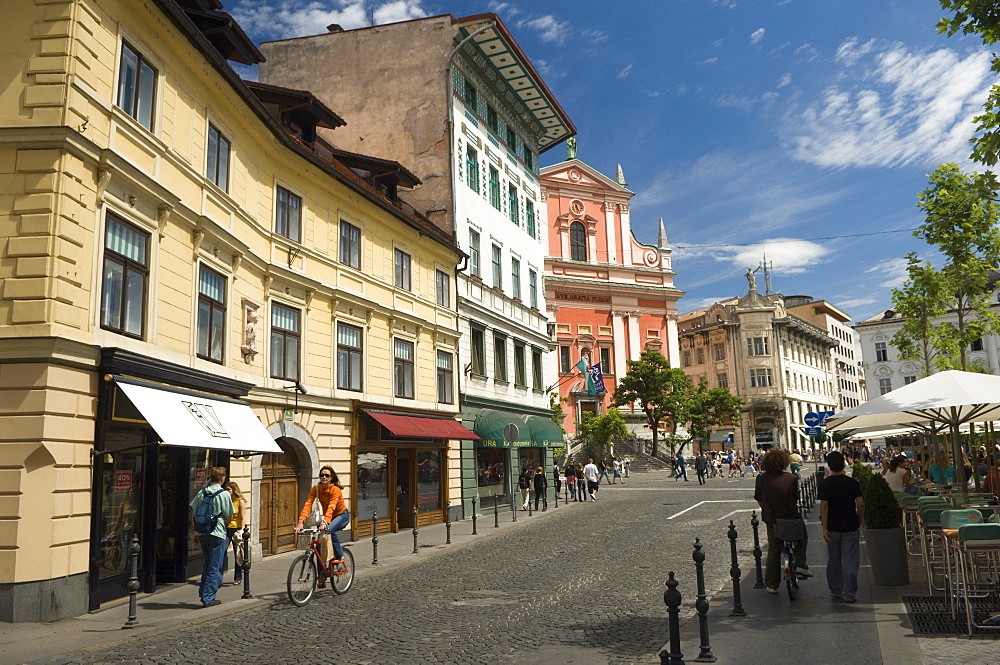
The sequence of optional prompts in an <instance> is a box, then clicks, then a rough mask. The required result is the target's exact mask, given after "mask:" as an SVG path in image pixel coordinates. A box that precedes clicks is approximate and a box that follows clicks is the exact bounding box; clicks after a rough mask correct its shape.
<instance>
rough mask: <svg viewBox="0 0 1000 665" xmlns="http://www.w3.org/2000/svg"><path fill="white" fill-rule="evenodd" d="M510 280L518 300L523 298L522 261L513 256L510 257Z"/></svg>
mask: <svg viewBox="0 0 1000 665" xmlns="http://www.w3.org/2000/svg"><path fill="white" fill-rule="evenodd" d="M510 282H511V286H510V288H511V289H512V293H513V295H514V297H515V298H517V299H518V300H520V299H521V262H520V261H518V260H517V259H515V258H513V257H511V259H510Z"/></svg>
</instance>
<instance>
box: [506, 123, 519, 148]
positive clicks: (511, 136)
mask: <svg viewBox="0 0 1000 665" xmlns="http://www.w3.org/2000/svg"><path fill="white" fill-rule="evenodd" d="M507 147H508V148H510V151H511V152H517V134H516V133H514V128H513V127H511V126H510V125H507Z"/></svg>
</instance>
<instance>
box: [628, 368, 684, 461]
mask: <svg viewBox="0 0 1000 665" xmlns="http://www.w3.org/2000/svg"><path fill="white" fill-rule="evenodd" d="M626 365H627V366H628V370H627V371H626V373H625V376H623V377H622V378H621V379H620V380H619V382H618V385H617V386H616V387H615V392H614V394H613V395H612V398H611V399H612V403H613V404H614V405H615V406H624V405H626V404H637V405H638V406H639V408H640V409H641V410H642V412H643V413H644V414H645V416H646V423H647V424H648V425H649V428H650V429H651V430H652V432H653V456H654V457H658V456H659V453H660V447H659V430H660V424H661V423H664V424H666V425H668V426H671V427H676V425H677V423H678V422H679V421H680V420H681V419H682V418H683V415H684V409H685V406H686V404H687V402H688V400H689V398H690V396H691V394H692V393H693V391H694V386H692V385H691V380H690V379H689V378H688V377H687V375H686V374H685V373H684V371H683V370H681V369H675V368H672V367H670V363H669V362H668V361H667V359H666V358H665V357H663V354H662V353H660V352H659V351H653V350H651V349H647V350H645V351H643V352H642V354H641V355H640V356H639V360H629V361H626Z"/></svg>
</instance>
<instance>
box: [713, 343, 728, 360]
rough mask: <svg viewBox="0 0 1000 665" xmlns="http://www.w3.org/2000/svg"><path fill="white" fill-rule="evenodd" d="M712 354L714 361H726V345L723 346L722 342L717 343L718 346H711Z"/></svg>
mask: <svg viewBox="0 0 1000 665" xmlns="http://www.w3.org/2000/svg"><path fill="white" fill-rule="evenodd" d="M712 353H714V354H715V359H716V360H725V359H726V345H725V344H723V343H722V342H719V343H718V344H713V345H712Z"/></svg>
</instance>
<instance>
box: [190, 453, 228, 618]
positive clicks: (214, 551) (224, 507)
mask: <svg viewBox="0 0 1000 665" xmlns="http://www.w3.org/2000/svg"><path fill="white" fill-rule="evenodd" d="M225 480H226V467H224V466H216V467H212V468H211V469H209V472H208V485H207V486H205V487H203V488H202V489H201V490H199V491H198V492H197V493H196V494H195V495H194V498H193V499H191V511H192V512H191V518H192V519H191V521H192V526H193V527H194V532H195V535H196V536H197V537H198V541H199V542H200V543H201V553H202V554H203V555H204V556H205V563H204V566H203V567H202V570H201V586H199V587H198V595H199V596H201V606H202V607H210V606H212V605H221V604H222V601H221V600H219V599H218V598H216V597H215V595H216V593H218V591H219V587H220V586H222V562H223V560H224V559H225V556H226V550H227V549H228V547H229V540H228V539H227V538H226V525H227V524H229V520H230V518H231V517H232V516H233V500H232V498H231V497H230V496H229V493H228V492H226V491H225V490H224V489H223V487H222V483H223V482H225Z"/></svg>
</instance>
